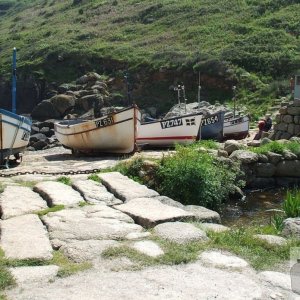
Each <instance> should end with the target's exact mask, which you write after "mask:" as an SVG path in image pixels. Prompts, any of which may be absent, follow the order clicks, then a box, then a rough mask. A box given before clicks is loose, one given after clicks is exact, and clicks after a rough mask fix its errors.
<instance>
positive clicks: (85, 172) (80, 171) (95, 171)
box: [0, 169, 102, 178]
mask: <svg viewBox="0 0 300 300" xmlns="http://www.w3.org/2000/svg"><path fill="white" fill-rule="evenodd" d="M101 170H102V169H91V170H78V171H64V172H44V171H31V172H29V171H24V172H20V171H19V172H14V173H9V174H5V173H1V172H0V177H5V178H9V177H14V176H21V175H51V176H57V175H78V174H93V173H98V172H100V171H101Z"/></svg>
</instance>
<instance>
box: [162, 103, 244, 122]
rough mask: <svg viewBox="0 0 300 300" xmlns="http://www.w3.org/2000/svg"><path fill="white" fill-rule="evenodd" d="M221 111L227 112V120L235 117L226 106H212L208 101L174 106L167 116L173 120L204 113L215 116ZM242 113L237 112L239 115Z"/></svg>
mask: <svg viewBox="0 0 300 300" xmlns="http://www.w3.org/2000/svg"><path fill="white" fill-rule="evenodd" d="M220 111H225V118H229V117H233V112H232V111H231V110H230V109H229V108H228V107H227V106H226V105H221V104H218V103H216V104H215V105H212V104H210V103H209V102H206V101H201V102H200V103H198V102H193V103H188V104H187V105H185V104H183V103H181V104H176V105H174V106H173V107H172V108H171V109H170V110H169V112H168V113H167V114H166V115H165V117H166V118H167V117H168V118H172V117H176V116H181V115H186V114H193V113H196V112H202V113H203V114H204V115H210V114H214V113H217V112H220ZM240 113H242V112H237V113H236V115H239V114H240Z"/></svg>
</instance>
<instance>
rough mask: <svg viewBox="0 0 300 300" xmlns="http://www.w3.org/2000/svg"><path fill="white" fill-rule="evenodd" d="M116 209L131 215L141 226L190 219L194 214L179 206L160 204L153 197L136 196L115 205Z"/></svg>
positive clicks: (152, 225)
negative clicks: (126, 201)
mask: <svg viewBox="0 0 300 300" xmlns="http://www.w3.org/2000/svg"><path fill="white" fill-rule="evenodd" d="M115 208H116V209H118V210H120V211H122V212H124V213H126V214H128V215H129V216H131V217H132V218H133V219H134V221H135V222H136V223H137V224H140V225H142V226H143V227H146V228H149V227H154V226H155V225H157V224H159V223H164V222H170V221H177V220H187V219H192V218H193V217H194V215H193V214H192V213H190V212H187V211H184V210H183V209H181V208H177V207H172V206H169V205H165V204H162V203H161V202H160V201H159V200H157V199H154V198H137V199H133V200H131V201H129V202H128V203H125V204H121V205H117V206H115Z"/></svg>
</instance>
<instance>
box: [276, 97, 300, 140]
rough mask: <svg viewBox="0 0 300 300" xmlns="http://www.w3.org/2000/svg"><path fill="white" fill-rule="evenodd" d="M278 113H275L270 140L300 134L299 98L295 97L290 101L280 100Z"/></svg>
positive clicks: (288, 137)
mask: <svg viewBox="0 0 300 300" xmlns="http://www.w3.org/2000/svg"><path fill="white" fill-rule="evenodd" d="M281 105H282V107H281V108H280V109H279V114H277V115H276V117H275V121H276V123H277V124H276V125H274V133H272V134H271V136H270V138H271V139H272V140H280V139H286V140H288V139H290V138H291V137H293V136H300V100H299V99H296V100H294V101H293V102H291V103H287V102H282V103H281Z"/></svg>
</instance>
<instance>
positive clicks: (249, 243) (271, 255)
mask: <svg viewBox="0 0 300 300" xmlns="http://www.w3.org/2000/svg"><path fill="white" fill-rule="evenodd" d="M195 225H197V224H195ZM198 225H199V227H201V224H198ZM258 233H261V234H275V231H274V229H272V227H265V228H258V227H250V228H236V229H232V230H230V231H227V232H224V233H213V232H211V231H209V232H208V233H207V235H208V237H209V238H210V241H208V242H191V243H187V244H184V245H181V244H176V243H172V242H169V241H166V240H162V239H159V238H155V237H154V238H153V240H154V241H155V242H157V243H158V244H159V245H160V247H161V248H162V249H163V250H164V252H165V254H164V255H161V256H159V257H157V258H152V257H149V256H147V255H144V254H141V253H140V252H138V251H136V250H134V249H132V248H130V247H128V246H121V247H111V248H108V249H107V250H105V251H104V252H103V254H102V255H103V257H105V258H117V257H127V258H129V259H130V260H132V261H133V262H135V263H137V265H138V266H140V267H144V266H152V265H177V264H182V263H183V264H186V263H190V262H194V261H196V260H197V258H198V256H199V254H200V253H201V252H203V251H205V250H216V249H218V250H225V251H229V252H231V253H233V254H235V255H237V256H239V257H241V258H243V259H245V260H246V261H248V263H249V264H250V265H251V266H252V267H253V268H254V269H256V270H276V268H277V267H279V266H280V265H281V264H283V263H287V262H288V260H289V258H290V248H291V247H299V246H300V241H296V240H289V241H288V244H287V245H286V246H271V245H269V244H268V243H266V242H264V241H260V240H258V239H256V238H254V236H253V235H254V234H258Z"/></svg>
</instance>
